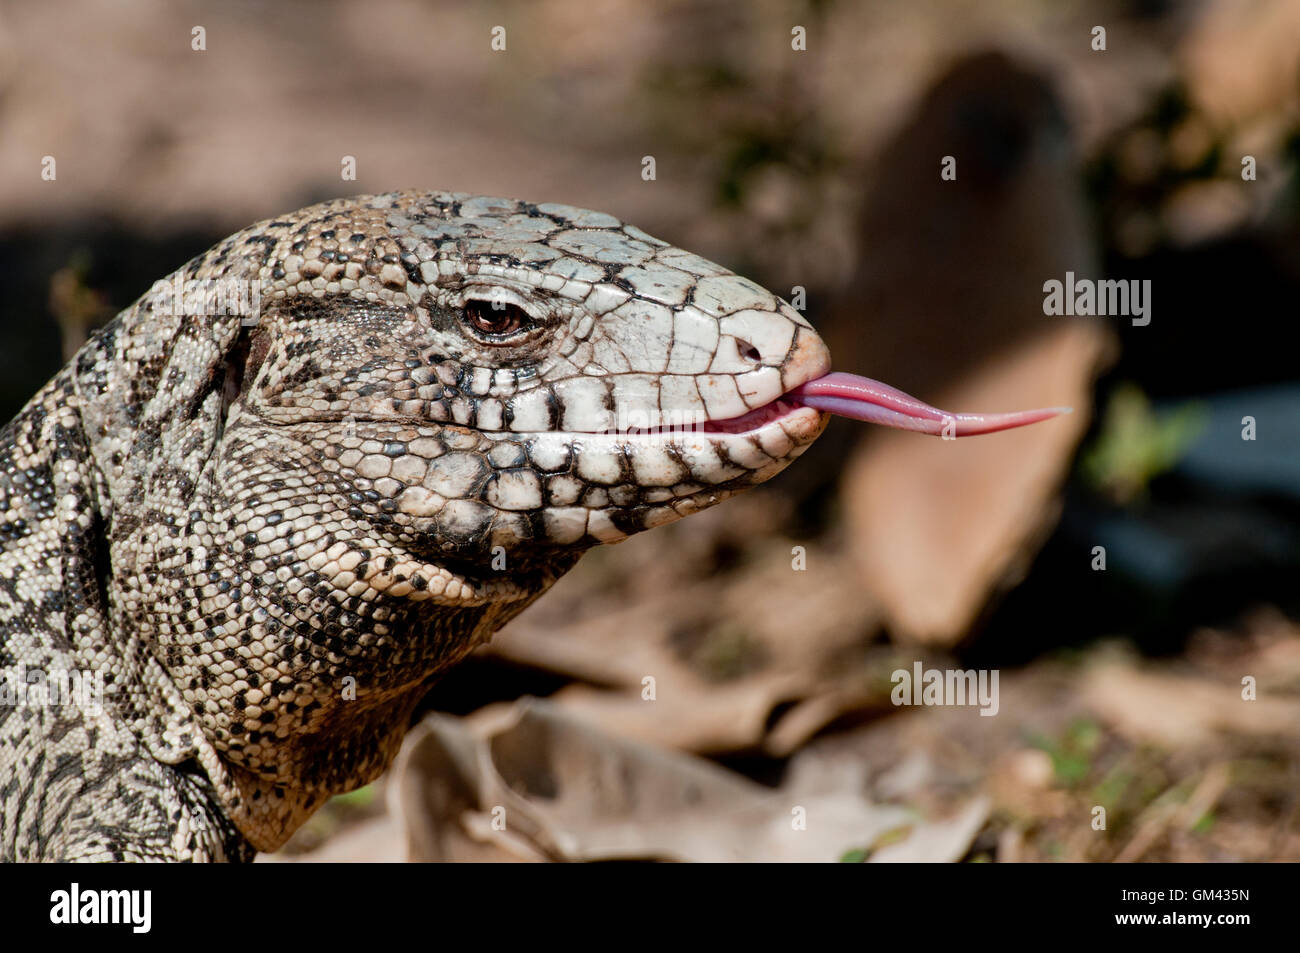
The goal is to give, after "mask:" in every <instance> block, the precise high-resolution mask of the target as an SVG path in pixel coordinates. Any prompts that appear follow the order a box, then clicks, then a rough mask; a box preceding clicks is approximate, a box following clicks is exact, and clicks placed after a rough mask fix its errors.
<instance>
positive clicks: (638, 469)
mask: <svg viewBox="0 0 1300 953" xmlns="http://www.w3.org/2000/svg"><path fill="white" fill-rule="evenodd" d="M390 206H391V207H390ZM344 208H346V209H347V211H343V210H344ZM340 212H342V214H340ZM259 271H260V273H259V277H260V279H261V280H262V281H263V283H264V287H265V288H267V289H268V293H267V295H266V297H265V298H264V302H265V304H264V308H263V314H262V316H261V318H260V319H259V324H258V326H257V328H256V329H255V330H254V332H253V340H252V343H251V345H250V358H249V360H248V361H247V363H246V365H245V370H244V378H243V380H242V381H241V383H240V388H239V389H240V396H239V398H238V406H237V407H236V408H235V410H236V413H235V414H233V415H232V417H231V420H230V423H231V426H230V430H229V434H230V435H231V436H232V437H238V434H239V433H240V429H241V427H243V426H246V425H248V424H256V425H257V426H258V427H259V428H262V427H265V426H266V425H267V424H273V425H275V426H276V427H277V429H278V431H279V433H280V434H282V435H283V434H291V435H292V434H296V435H297V438H298V439H297V441H296V447H295V446H294V445H293V443H292V442H291V443H284V444H281V445H280V451H281V452H278V453H272V454H269V455H268V454H266V453H265V447H263V448H261V449H258V448H255V447H254V446H252V445H247V449H248V451H249V453H252V452H254V451H255V450H256V452H257V455H258V457H259V458H260V460H261V461H262V465H263V466H265V464H266V463H272V464H279V463H282V462H284V461H286V460H288V459H291V458H293V457H297V456H301V455H303V454H308V455H310V454H317V455H319V456H321V457H322V462H323V463H325V465H326V468H327V471H328V473H329V474H330V478H331V479H332V480H333V481H336V491H335V498H336V499H338V500H340V501H341V502H342V503H346V504H347V505H345V506H342V509H343V511H348V510H353V511H357V512H358V516H357V517H356V518H358V519H363V520H366V521H369V522H370V523H371V524H372V526H373V528H374V529H376V530H377V531H378V532H379V534H380V535H381V536H383V537H385V538H387V539H388V540H389V541H390V542H391V543H393V544H396V545H398V546H401V547H402V548H403V549H404V550H406V551H408V552H412V553H419V554H421V555H423V556H427V557H429V558H430V559H432V558H433V557H435V556H439V557H442V558H444V559H449V560H451V561H452V562H453V563H454V564H455V565H456V567H458V568H459V569H462V570H464V571H466V572H469V573H470V574H471V575H478V576H490V573H491V565H492V560H493V558H494V556H496V557H498V560H497V569H498V571H499V570H501V569H504V568H507V567H509V568H510V570H511V571H512V572H513V571H515V570H516V569H517V568H519V566H520V565H522V566H523V568H528V567H530V566H532V565H533V564H535V563H537V562H539V561H545V562H548V563H550V562H553V560H554V554H555V552H556V551H563V552H565V553H566V554H568V553H573V552H580V551H581V550H582V549H585V548H587V547H590V546H592V545H595V544H597V543H606V542H614V541H618V540H621V539H623V538H625V537H627V536H628V535H630V534H632V533H636V532H638V531H640V530H643V529H647V528H651V527H654V526H658V525H661V524H663V523H666V522H669V521H671V520H674V519H677V518H679V517H681V516H684V515H686V514H689V513H692V512H695V511H696V510H699V509H701V508H703V507H705V506H709V505H711V504H713V503H716V502H719V501H720V500H722V499H725V498H726V497H727V496H729V495H731V494H733V493H735V492H737V491H738V490H741V489H743V488H745V487H748V486H752V485H754V484H756V483H760V482H762V481H763V480H766V479H768V478H769V477H771V476H773V475H775V474H776V473H778V472H779V471H780V470H781V469H783V468H784V467H785V466H786V465H788V464H789V463H790V462H791V461H792V460H794V459H795V457H797V456H798V455H799V454H800V453H801V452H802V451H803V450H804V449H805V448H806V447H807V446H808V445H809V444H810V443H811V442H812V440H814V439H815V438H816V437H817V435H818V434H819V433H820V432H821V430H822V428H823V427H824V425H825V422H826V420H827V415H826V414H825V413H824V412H822V411H819V410H817V409H814V408H812V407H810V406H805V405H801V404H796V403H792V402H783V401H782V397H783V395H786V394H788V393H790V392H791V391H793V390H795V389H796V388H798V387H800V386H801V385H803V384H805V383H808V382H811V381H814V380H816V379H818V378H821V377H823V376H824V375H825V374H826V373H827V372H828V371H829V370H830V358H829V354H828V353H827V350H826V348H825V346H824V345H823V344H822V341H821V339H820V338H819V337H818V336H817V334H816V332H815V331H814V330H813V329H812V327H811V326H810V325H809V324H808V322H807V321H806V320H805V319H804V318H803V316H802V315H800V314H799V313H798V312H797V311H795V310H794V309H793V308H791V307H790V306H789V305H788V304H786V303H785V302H783V301H781V300H780V299H779V298H777V297H776V296H775V295H772V294H771V293H769V292H767V291H765V290H764V289H763V288H761V287H759V286H758V285H756V284H754V283H753V282H751V281H748V280H747V279H744V278H741V277H739V276H736V275H734V274H731V273H730V272H728V271H727V270H725V269H724V268H721V267H720V266H718V265H714V264H712V263H710V262H708V261H705V260H704V259H702V258H699V257H697V256H695V255H692V254H690V253H688V252H684V251H682V250H680V249H677V248H674V247H672V246H670V245H668V244H667V243H665V242H662V241H660V240H658V239H655V238H652V237H650V236H649V235H646V234H645V233H643V232H641V231H640V230H638V229H636V228H634V227H631V226H626V225H623V224H622V223H621V222H619V221H617V220H616V219H614V218H612V217H610V216H608V215H603V214H599V213H595V212H589V211H584V210H581V209H576V208H571V207H568V206H560V205H529V204H526V203H522V202H515V201H510V200H505V199H494V198H482V197H471V196H466V195H455V194H445V193H433V194H422V195H418V196H412V195H409V194H408V195H405V196H402V197H401V200H400V201H397V200H396V199H394V197H391V196H381V197H378V198H375V199H371V200H369V201H366V202H354V203H351V204H350V205H348V206H342V205H338V204H334V203H331V204H327V205H325V206H322V207H321V210H320V214H319V216H318V218H317V220H316V221H314V222H312V223H311V224H310V225H309V227H307V228H306V229H305V230H304V229H301V228H299V229H297V230H296V231H294V232H293V233H291V234H289V235H286V236H284V237H283V238H282V239H281V240H280V241H279V242H278V243H277V245H276V246H275V247H274V248H273V249H272V251H271V252H270V253H269V254H268V255H267V256H266V257H265V259H264V260H263V261H262V262H261V265H260V269H259ZM232 462H236V463H237V465H236V466H235V467H233V468H232V470H231V472H230V474H229V475H230V476H231V477H232V478H238V476H239V474H241V473H242V474H244V475H245V477H247V476H248V475H249V474H252V473H254V472H256V470H257V466H256V463H257V461H255V460H254V459H253V458H252V457H251V456H247V455H242V454H241V455H239V456H238V457H237V458H232ZM476 566H477V568H478V570H479V571H478V572H474V571H473V570H474V568H475V567H476Z"/></svg>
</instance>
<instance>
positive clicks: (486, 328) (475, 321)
mask: <svg viewBox="0 0 1300 953" xmlns="http://www.w3.org/2000/svg"><path fill="white" fill-rule="evenodd" d="M465 321H466V322H467V323H468V324H469V326H470V327H471V328H473V329H474V330H475V331H477V332H478V333H479V334H486V335H489V336H491V337H497V338H500V337H508V336H510V335H512V334H514V333H516V332H517V331H520V330H522V329H524V328H526V327H528V325H530V324H531V323H532V318H530V317H529V316H528V312H526V311H525V310H524V309H523V308H521V307H519V306H518V305H514V304H507V303H505V302H504V301H497V302H492V301H467V302H465Z"/></svg>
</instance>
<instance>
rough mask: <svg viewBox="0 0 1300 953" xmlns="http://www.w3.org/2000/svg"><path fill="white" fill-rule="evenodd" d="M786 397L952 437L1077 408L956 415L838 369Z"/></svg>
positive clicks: (992, 430) (1008, 426) (1019, 424)
mask: <svg viewBox="0 0 1300 953" xmlns="http://www.w3.org/2000/svg"><path fill="white" fill-rule="evenodd" d="M782 399H783V400H785V401H787V402H792V403H797V404H802V405H803V406H805V407H812V408H815V409H816V410H822V411H825V412H826V413H828V414H838V415H839V416H841V417H851V418H853V419H854V420H865V421H866V422H867V423H872V424H884V425H885V426H886V427H897V428H898V429H899V430H917V431H920V432H921V433H928V434H934V435H935V436H952V437H973V436H975V435H976V434H982V433H996V432H997V431H999V430H1010V429H1011V428H1012V427H1023V426H1025V425H1026V424H1036V423H1038V421H1040V420H1047V419H1048V418H1049V417H1055V416H1057V415H1058V414H1068V413H1070V412H1071V411H1072V410H1073V408H1071V407H1045V408H1043V409H1041V410H1017V411H1012V412H1011V413H1006V414H950V413H948V412H947V411H945V410H940V409H939V408H937V407H931V406H930V405H929V404H927V403H925V402H924V401H920V400H917V399H916V398H915V397H913V396H911V395H910V394H904V393H903V392H902V391H901V390H898V389H897V388H894V387H890V386H889V385H888V384H882V383H880V381H873V380H871V379H870V378H869V377H859V376H858V375H857V374H844V373H841V372H838V371H836V372H833V373H830V374H826V375H825V376H823V377H819V378H817V379H816V380H812V381H808V382H807V383H805V384H800V385H799V386H798V387H796V388H795V389H794V390H792V391H790V392H789V393H787V394H785V395H784V397H783V398H782Z"/></svg>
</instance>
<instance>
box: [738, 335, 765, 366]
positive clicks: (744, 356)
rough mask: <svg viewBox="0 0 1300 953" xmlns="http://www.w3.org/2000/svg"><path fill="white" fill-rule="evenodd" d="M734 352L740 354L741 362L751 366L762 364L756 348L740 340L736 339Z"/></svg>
mask: <svg viewBox="0 0 1300 953" xmlns="http://www.w3.org/2000/svg"><path fill="white" fill-rule="evenodd" d="M736 350H737V351H738V352H740V359H741V360H742V361H749V362H750V363H752V364H761V363H763V355H762V354H759V353H758V348H756V347H754V345H752V344H750V343H749V342H748V341H745V340H743V339H741V338H736Z"/></svg>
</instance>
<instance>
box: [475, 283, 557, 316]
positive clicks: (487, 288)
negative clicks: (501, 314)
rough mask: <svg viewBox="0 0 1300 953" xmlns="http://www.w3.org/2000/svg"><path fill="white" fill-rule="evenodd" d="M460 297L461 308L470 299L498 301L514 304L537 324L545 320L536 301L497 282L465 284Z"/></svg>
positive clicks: (488, 301) (487, 301)
mask: <svg viewBox="0 0 1300 953" xmlns="http://www.w3.org/2000/svg"><path fill="white" fill-rule="evenodd" d="M460 297H461V302H460V306H461V307H462V308H463V307H465V306H466V305H467V304H469V303H470V302H471V301H482V302H485V303H487V304H489V305H491V304H492V303H493V302H495V301H499V302H501V303H502V304H510V305H514V306H515V307H516V308H518V309H519V310H520V311H522V312H523V313H524V314H526V315H527V316H528V317H529V318H530V319H532V320H533V321H534V322H536V323H538V324H540V323H542V322H544V321H545V320H546V314H545V312H544V311H543V310H542V309H541V308H539V307H538V305H537V302H536V301H530V300H529V299H527V298H525V297H524V296H523V295H521V294H519V293H518V292H517V291H514V290H513V289H511V288H507V287H504V286H502V285H499V284H482V285H477V284H466V285H465V287H464V289H463V290H462V292H461V295H460Z"/></svg>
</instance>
